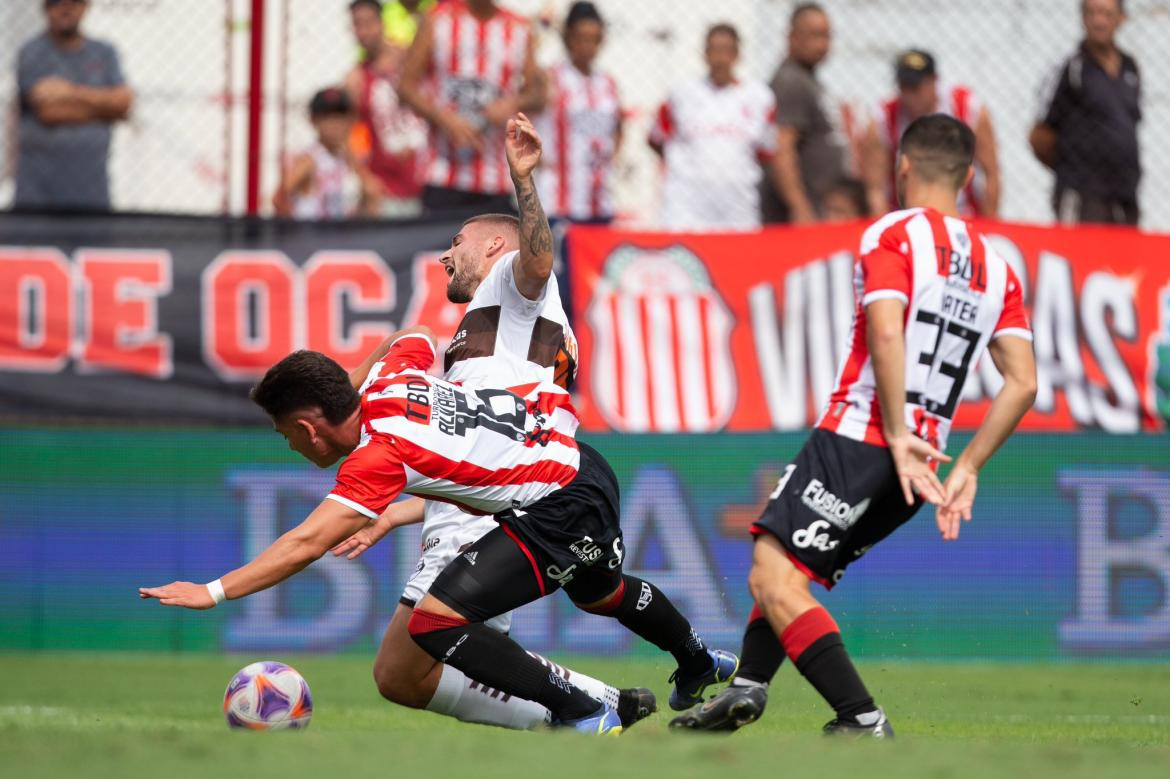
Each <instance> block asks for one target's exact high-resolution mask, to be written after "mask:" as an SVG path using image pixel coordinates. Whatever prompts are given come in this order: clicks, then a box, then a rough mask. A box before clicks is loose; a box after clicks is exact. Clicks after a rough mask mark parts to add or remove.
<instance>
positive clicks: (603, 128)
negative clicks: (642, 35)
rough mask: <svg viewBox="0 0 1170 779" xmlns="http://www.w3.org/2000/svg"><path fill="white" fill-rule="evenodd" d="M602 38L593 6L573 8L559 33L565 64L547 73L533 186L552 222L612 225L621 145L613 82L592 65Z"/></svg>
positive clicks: (618, 107) (583, 4)
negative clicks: (541, 147) (541, 151)
mask: <svg viewBox="0 0 1170 779" xmlns="http://www.w3.org/2000/svg"><path fill="white" fill-rule="evenodd" d="M604 39H605V25H604V22H603V21H602V18H601V14H600V13H599V12H598V10H597V6H595V5H594V4H593V3H590V2H576V3H573V5H572V6H571V7H570V8H569V13H568V16H567V17H566V18H565V29H564V42H565V51H566V52H567V54H568V60H567V61H566V62H562V63H561V64H559V65H556V66H554V67H552V68H550V69H549V71H548V84H549V100H548V106H547V108H546V109H545V111H544V112H543V113H542V114H541V115H540V117H539V118H538V120H537V127H538V128H539V129H540V134H541V136H543V137H544V138H545V139H546V153H545V157H544V160H543V161H542V163H541V167H540V171H539V178H538V180H537V183H538V186H539V187H540V197H541V200H543V201H544V202H545V203H546V204H547V206H548V213H549V216H550V217H552V218H554V219H568V220H571V221H574V222H584V223H591V224H608V223H609V222H611V221H613V217H614V204H613V192H612V186H613V185H612V176H613V166H614V161H615V159H616V157H617V152H618V148H619V146H620V145H621V140H622V108H621V100H620V99H619V97H618V90H617V82H616V81H614V78H613V76H612V75H610V74H609V73H606V72H605V71H603V70H600V69H599V68H598V67H597V66H596V64H595V61H596V59H597V55H598V53H599V52H600V51H601V45H602V43H603V41H604Z"/></svg>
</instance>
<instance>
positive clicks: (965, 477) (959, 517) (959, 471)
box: [935, 335, 1036, 541]
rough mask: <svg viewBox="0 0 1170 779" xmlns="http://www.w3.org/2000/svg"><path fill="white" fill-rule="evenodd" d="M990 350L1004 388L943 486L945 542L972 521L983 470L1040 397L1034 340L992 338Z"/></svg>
mask: <svg viewBox="0 0 1170 779" xmlns="http://www.w3.org/2000/svg"><path fill="white" fill-rule="evenodd" d="M987 351H988V352H989V353H990V354H991V359H992V361H993V362H994V363H995V367H996V369H998V370H999V372H1000V373H1001V374H1002V375H1003V388H1002V389H1000V391H999V394H998V395H996V396H995V400H993V401H992V402H991V408H990V409H989V410H988V412H987V416H986V417H984V419H983V423H982V424H981V425H980V426H979V430H978V431H977V432H976V433H975V437H974V438H972V439H971V442H970V443H969V444H967V447H966V448H965V449H964V450H963V452H962V454H960V455H959V457H958V459H956V460H955V464H954V467H952V468H951V471H950V473H948V474H947V480H946V483H945V484H944V485H943V489H944V491H945V498H946V500H945V502H944V503H943V504H942V505H940V506H939V507H938V509H937V510H936V512H935V520H936V521H937V522H938V529H939V532H940V533H942V537H943V540H944V541H953V540H955V539H956V538H958V537H959V525H960V524H961V522H963V521H970V519H971V507H972V505H974V503H975V491H976V488H977V482H978V478H977V477H978V474H979V470H980V469H981V468H982V467H983V466H984V465H985V464H986V463H987V461H988V460H989V459H991V456H992V455H993V454H995V452H996V450H997V449H999V447H1000V446H1001V445H1002V444H1003V442H1004V441H1006V440H1007V438H1008V436H1010V435H1011V434H1012V431H1013V430H1015V429H1016V425H1018V424H1019V423H1020V420H1021V419H1022V418H1023V416H1024V414H1026V413H1027V411H1028V409H1030V408H1031V407H1032V403H1033V402H1034V401H1035V400H1036V359H1035V356H1034V355H1033V353H1032V342H1031V341H1029V340H1027V339H1024V338H1018V337H1016V336H1011V335H1005V336H1001V337H999V338H996V339H994V340H992V342H991V343H990V344H988V347H987Z"/></svg>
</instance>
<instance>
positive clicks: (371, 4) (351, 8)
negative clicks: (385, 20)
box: [349, 0, 382, 16]
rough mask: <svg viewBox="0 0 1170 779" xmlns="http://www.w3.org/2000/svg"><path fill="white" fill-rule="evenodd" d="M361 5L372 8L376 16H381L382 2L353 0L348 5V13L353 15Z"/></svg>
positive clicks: (378, 0) (380, 0)
mask: <svg viewBox="0 0 1170 779" xmlns="http://www.w3.org/2000/svg"><path fill="white" fill-rule="evenodd" d="M363 5H364V6H367V7H369V8H373V9H374V11H375V12H377V14H378V16H381V15H382V0H353V2H352V3H350V4H349V11H350V13H353V12H354V11H356V10H357V9H359V8H361V7H362V6H363Z"/></svg>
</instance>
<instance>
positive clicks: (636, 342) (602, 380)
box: [586, 244, 737, 432]
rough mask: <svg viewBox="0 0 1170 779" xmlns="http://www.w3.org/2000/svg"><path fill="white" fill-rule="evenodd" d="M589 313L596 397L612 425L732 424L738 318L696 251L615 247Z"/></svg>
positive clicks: (680, 427)
mask: <svg viewBox="0 0 1170 779" xmlns="http://www.w3.org/2000/svg"><path fill="white" fill-rule="evenodd" d="M586 317H587V318H588V321H589V325H590V327H591V328H592V329H593V335H594V339H595V343H594V349H593V355H592V364H591V365H590V367H591V372H590V375H591V377H592V381H593V387H592V392H593V399H594V400H595V401H596V403H597V407H598V409H599V410H600V412H601V413H602V415H603V416H604V417H605V419H606V421H607V422H608V423H609V424H610V425H611V426H612V427H613V428H614V429H616V430H622V431H627V432H643V431H648V430H655V431H660V432H679V431H687V432H706V431H712V430H718V429H721V428H722V427H723V426H724V425H725V424H726V423H727V420H728V418H729V417H730V416H731V413H732V411H733V410H734V407H735V400H736V394H737V382H736V374H735V366H734V363H733V361H732V359H731V330H732V327H733V326H734V321H733V318H732V316H731V313H730V312H729V310H728V307H727V304H726V303H725V302H724V300H723V298H722V297H721V296H720V295H719V293H718V291H717V290H716V289H715V285H714V284H713V283H712V280H711V276H710V274H709V273H708V271H707V268H706V266H705V265H704V264H703V261H702V260H701V259H700V258H699V257H698V256H697V255H696V254H695V253H694V252H692V251H690V250H689V249H688V248H686V247H685V246H682V245H675V246H670V247H667V248H663V249H642V248H639V247H636V246H630V245H628V244H627V245H622V246H619V247H617V248H616V249H615V250H614V251H613V253H612V254H610V255H609V257H608V258H606V260H605V263H604V268H603V272H602V274H601V278H600V280H599V281H598V282H597V287H596V290H595V294H594V297H593V300H592V302H591V303H590V305H589V308H588V310H587V311H586Z"/></svg>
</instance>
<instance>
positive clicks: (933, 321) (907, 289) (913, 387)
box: [817, 208, 1032, 450]
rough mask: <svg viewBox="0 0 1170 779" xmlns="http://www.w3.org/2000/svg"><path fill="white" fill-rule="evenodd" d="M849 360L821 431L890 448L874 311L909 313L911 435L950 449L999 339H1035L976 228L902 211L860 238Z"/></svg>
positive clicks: (1008, 272) (1005, 270)
mask: <svg viewBox="0 0 1170 779" xmlns="http://www.w3.org/2000/svg"><path fill="white" fill-rule="evenodd" d="M858 257H859V259H858V261H857V264H856V266H855V268H854V276H853V285H854V291H855V293H856V296H857V307H856V310H855V312H854V316H853V332H852V335H851V337H850V345H849V351H848V353H847V354H846V357H845V361H844V362H843V363H842V365H841V368H840V370H839V372H838V374H837V384H836V389H835V390H834V391H833V394H832V395H831V396H830V397H829V402H828V404H827V405H826V407H825V410H824V412H823V413H822V415H821V418H820V420H819V421H818V422H817V427H820V428H824V429H825V430H831V431H833V432H835V433H838V434H839V435H843V436H846V437H848V438H853V439H855V440H858V441H865V442H866V443H870V444H876V445H878V446H885V445H886V441H885V436H884V435H883V433H882V418H881V406H880V404H879V402H878V394H877V381H876V378H875V376H874V370H873V360H872V359H871V358H870V354H869V349H868V346H867V343H866V306H868V305H869V304H870V303H873V302H874V301H875V300H882V299H884V298H896V299H898V300H901V301H902V302H903V303H905V304H906V317H905V324H906V332H905V343H906V407H905V408H906V426H907V427H908V428H909V429H910V430H911V431H913V432H914V433H915V434H916V435H918V436H919V437H920V438H922V439H924V440H926V441H927V442H929V443H930V444H931V445H933V446H935V447H936V448H938V449H940V450H941V449H942V448H943V447H945V446H946V439H947V433H948V432H949V431H950V427H951V419H952V418H953V417H954V414H955V409H956V408H957V407H958V404H959V399H960V396H961V395H962V392H963V383H964V381H965V380H966V378H967V372H968V371H969V370H970V369H971V368H972V367H974V365H975V363H976V362H977V361H978V360H979V359H980V357H982V355H983V353H984V351H985V350H986V349H987V345H988V343H990V342H991V339H993V338H998V337H1000V336H1005V335H1010V336H1016V337H1018V338H1025V339H1027V340H1029V341H1030V340H1032V332H1031V329H1030V328H1029V325H1028V317H1027V313H1026V312H1025V311H1024V300H1023V291H1022V290H1021V288H1020V281H1019V279H1018V278H1017V277H1016V274H1015V271H1013V270H1012V268H1011V266H1009V265H1008V264H1007V262H1006V261H1005V260H1004V259H1003V257H1001V256H1000V255H999V254H997V253H996V251H995V249H994V248H992V246H991V245H990V244H989V243H988V242H987V239H986V238H984V237H983V235H981V234H980V233H978V232H976V230H975V229H974V228H972V227H971V226H970V225H969V224H968V223H967V222H965V221H963V220H962V219H956V218H954V217H949V216H943V215H942V214H940V213H939V212H937V211H935V210H933V209H924V208H911V209H907V210H903V211H894V212H893V213H890V214H887V215H886V216H884V217H882V218H881V219H879V220H878V221H877V222H875V223H874V224H873V225H871V226H870V227H869V229H868V230H866V231H865V234H864V235H863V236H862V238H861V249H860V252H859V255H858Z"/></svg>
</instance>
